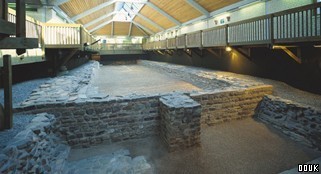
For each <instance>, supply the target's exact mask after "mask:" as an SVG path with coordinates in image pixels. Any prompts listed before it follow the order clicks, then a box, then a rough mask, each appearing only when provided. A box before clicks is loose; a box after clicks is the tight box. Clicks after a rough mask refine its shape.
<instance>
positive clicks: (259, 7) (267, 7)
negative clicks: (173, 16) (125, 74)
mask: <svg viewBox="0 0 321 174" xmlns="http://www.w3.org/2000/svg"><path fill="white" fill-rule="evenodd" d="M313 2H314V0H270V1H267V2H264V1H258V2H254V3H252V4H249V5H248V6H243V7H239V9H235V10H233V11H229V12H224V13H221V14H218V15H216V16H212V17H210V18H209V19H206V20H203V21H199V22H194V23H192V24H189V25H186V26H183V27H180V28H173V29H170V30H168V31H165V32H161V33H157V34H156V37H154V36H152V37H151V40H158V38H160V39H161V40H163V39H166V38H171V37H173V36H171V37H169V36H170V34H167V33H171V32H173V31H175V30H177V34H176V35H182V34H186V33H191V32H194V31H199V30H205V29H208V28H212V27H216V26H220V25H225V24H228V23H233V22H237V21H242V20H245V19H250V18H254V17H257V16H262V15H266V14H270V13H275V12H279V11H283V10H286V9H290V8H295V7H299V6H304V5H308V4H312V3H313ZM228 16H229V17H230V21H227V18H226V17H228ZM221 20H223V21H224V23H222V24H221V23H220V21H221ZM215 21H217V24H215ZM156 38H157V39H156Z"/></svg>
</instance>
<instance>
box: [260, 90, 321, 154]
mask: <svg viewBox="0 0 321 174" xmlns="http://www.w3.org/2000/svg"><path fill="white" fill-rule="evenodd" d="M255 115H256V117H258V118H259V119H260V120H262V121H264V122H266V123H269V124H271V125H272V126H274V127H276V128H277V129H280V130H281V131H282V132H283V133H285V134H286V135H289V137H290V138H292V139H294V140H296V141H299V142H301V143H303V144H305V145H307V146H309V147H314V148H318V149H319V150H321V111H320V109H316V108H312V107H310V106H305V105H302V104H299V103H295V102H292V101H290V100H285V99H281V98H278V97H274V96H270V95H268V96H265V97H264V98H263V100H262V101H261V103H260V104H259V106H258V107H257V109H256V113H255Z"/></svg>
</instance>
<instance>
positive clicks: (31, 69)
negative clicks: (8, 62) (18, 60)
mask: <svg viewBox="0 0 321 174" xmlns="http://www.w3.org/2000/svg"><path fill="white" fill-rule="evenodd" d="M48 67H49V64H48V62H38V63H30V64H23V65H14V66H12V83H13V84H15V83H18V82H23V81H27V80H31V79H37V78H44V77H48V76H49V73H48ZM0 69H1V71H0V72H1V73H0V79H2V76H3V71H2V67H1V68H0ZM0 87H3V84H2V82H1V83H0Z"/></svg>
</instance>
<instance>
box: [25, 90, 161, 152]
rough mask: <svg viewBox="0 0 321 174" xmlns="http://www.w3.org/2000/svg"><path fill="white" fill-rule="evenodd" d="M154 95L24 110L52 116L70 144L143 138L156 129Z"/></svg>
mask: <svg viewBox="0 0 321 174" xmlns="http://www.w3.org/2000/svg"><path fill="white" fill-rule="evenodd" d="M158 98H159V97H158V96H156V97H153V96H151V97H144V98H136V99H115V100H108V101H99V100H98V101H96V102H81V103H68V104H56V105H46V106H37V108H38V109H36V110H30V111H27V112H32V113H34V112H43V111H46V112H48V113H51V114H54V115H55V116H56V119H57V121H56V123H55V127H56V128H57V133H58V134H59V135H60V136H61V137H62V138H63V139H65V140H66V141H67V142H68V144H69V145H70V146H82V147H88V146H90V145H94V144H99V143H102V142H117V141H123V140H127V139H134V138H144V137H148V136H150V135H156V134H158V133H159V119H160V117H159V114H158V108H159V107H158V105H159V101H158Z"/></svg>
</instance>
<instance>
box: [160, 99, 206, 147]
mask: <svg viewBox="0 0 321 174" xmlns="http://www.w3.org/2000/svg"><path fill="white" fill-rule="evenodd" d="M160 117H161V137H162V138H163V141H164V143H165V145H166V146H167V148H168V150H169V151H170V152H172V151H176V150H179V149H184V148H188V147H192V146H195V145H199V144H200V139H199V135H200V118H201V105H200V104H199V103H197V102H196V101H194V100H193V99H191V98H190V97H188V96H186V95H175V94H174V95H168V96H162V97H161V98H160Z"/></svg>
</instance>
